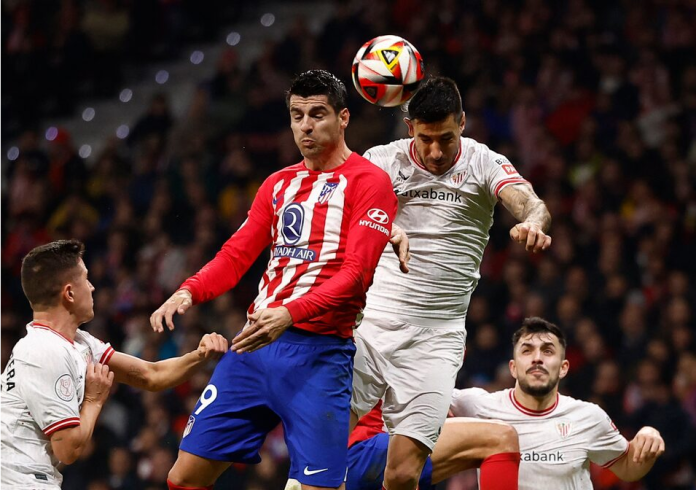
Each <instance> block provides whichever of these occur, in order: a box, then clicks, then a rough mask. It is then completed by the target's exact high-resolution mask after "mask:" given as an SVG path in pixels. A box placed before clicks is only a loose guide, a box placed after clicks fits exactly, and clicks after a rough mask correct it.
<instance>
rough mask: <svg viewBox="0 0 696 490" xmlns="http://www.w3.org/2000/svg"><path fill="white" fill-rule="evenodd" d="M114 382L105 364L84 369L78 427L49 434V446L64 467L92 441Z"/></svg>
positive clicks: (77, 456) (91, 365)
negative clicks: (83, 387) (82, 398)
mask: <svg viewBox="0 0 696 490" xmlns="http://www.w3.org/2000/svg"><path fill="white" fill-rule="evenodd" d="M113 381H114V373H113V372H111V371H109V367H108V366H107V365H106V364H92V363H90V364H89V365H88V366H87V373H86V376H85V398H84V400H83V402H82V407H81V408H80V425H77V426H75V427H70V428H67V429H62V430H58V431H56V432H54V433H53V434H51V447H52V448H53V453H54V454H55V455H56V457H57V458H58V459H59V460H60V461H61V462H63V463H65V464H72V463H74V462H75V461H76V460H77V458H79V457H80V455H81V454H82V451H84V449H85V447H86V446H87V443H88V442H89V440H90V439H91V438H92V432H94V426H95V425H96V424H97V418H98V417H99V413H100V412H101V409H102V407H103V406H104V403H105V402H106V399H107V398H108V397H109V390H110V389H111V384H112V383H113Z"/></svg>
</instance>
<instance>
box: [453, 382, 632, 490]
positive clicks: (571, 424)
mask: <svg viewBox="0 0 696 490" xmlns="http://www.w3.org/2000/svg"><path fill="white" fill-rule="evenodd" d="M451 410H452V413H453V414H454V415H455V416H457V417H475V418H482V419H495V420H502V421H503V422H507V423H508V424H510V425H512V426H513V427H514V428H515V430H516V431H517V434H518V435H519V437H520V453H521V462H520V477H519V482H520V483H519V488H520V490H533V489H538V488H554V489H559V490H570V489H588V490H590V489H592V482H591V480H590V471H589V470H590V461H592V462H593V463H596V464H598V465H600V466H603V467H605V468H608V467H610V466H611V465H612V464H614V463H615V462H616V461H617V460H618V459H620V458H621V457H622V456H623V455H624V454H626V453H627V452H628V447H629V443H628V441H627V440H626V439H625V438H624V437H623V436H622V435H621V433H620V432H619V431H618V430H617V428H616V426H615V425H614V424H613V423H612V421H611V419H610V418H609V416H608V415H607V414H606V412H604V410H602V409H601V408H600V407H599V406H597V405H595V404H594V403H588V402H584V401H581V400H576V399H575V398H571V397H569V396H564V395H558V398H557V401H556V403H555V404H554V405H552V406H551V407H549V408H547V409H546V410H541V411H537V410H531V409H529V408H526V407H524V406H523V405H522V404H521V403H520V402H519V401H518V400H517V399H516V398H515V390H513V389H508V390H502V391H496V392H494V393H488V392H486V391H485V390H482V389H481V388H470V389H466V390H454V393H453V398H452V406H451Z"/></svg>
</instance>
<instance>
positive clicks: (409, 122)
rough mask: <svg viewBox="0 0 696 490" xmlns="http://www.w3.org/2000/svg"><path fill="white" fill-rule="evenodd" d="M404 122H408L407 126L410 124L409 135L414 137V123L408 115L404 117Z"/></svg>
mask: <svg viewBox="0 0 696 490" xmlns="http://www.w3.org/2000/svg"><path fill="white" fill-rule="evenodd" d="M404 122H405V123H406V126H408V135H409V136H410V137H411V138H413V135H414V132H413V123H412V122H411V120H410V119H409V118H407V117H405V118H404Z"/></svg>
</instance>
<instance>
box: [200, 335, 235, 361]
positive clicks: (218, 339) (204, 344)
mask: <svg viewBox="0 0 696 490" xmlns="http://www.w3.org/2000/svg"><path fill="white" fill-rule="evenodd" d="M227 349H229V344H228V342H227V339H226V338H225V337H223V336H222V335H220V334H219V333H215V332H213V333H207V334H205V335H204V336H203V338H202V339H201V342H200V343H199V344H198V357H199V358H200V359H214V360H217V359H220V358H221V357H222V356H223V355H224V354H225V352H227Z"/></svg>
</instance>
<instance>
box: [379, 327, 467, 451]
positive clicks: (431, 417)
mask: <svg viewBox="0 0 696 490" xmlns="http://www.w3.org/2000/svg"><path fill="white" fill-rule="evenodd" d="M411 330H412V332H413V335H412V338H413V341H412V343H411V344H410V345H409V347H408V348H407V349H403V350H402V351H398V352H396V353H394V355H393V356H392V359H391V366H390V370H389V371H388V373H386V375H385V379H386V381H387V384H388V388H387V391H386V394H385V401H384V405H383V407H382V411H383V416H384V420H385V423H386V425H387V428H388V429H389V432H390V434H400V435H405V436H408V437H410V438H412V439H415V440H416V441H418V442H420V443H422V444H424V445H426V446H427V447H428V448H429V449H430V450H431V451H432V449H433V447H434V446H435V442H436V441H437V438H438V436H439V434H440V429H441V427H442V424H443V423H444V422H445V419H446V418H447V412H448V410H449V405H450V402H451V400H452V389H453V388H454V383H455V381H456V377H457V372H458V371H459V369H460V368H461V365H462V362H463V359H464V343H465V339H466V333H465V332H463V331H452V330H439V331H438V330H436V329H421V328H413V327H412V328H411Z"/></svg>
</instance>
